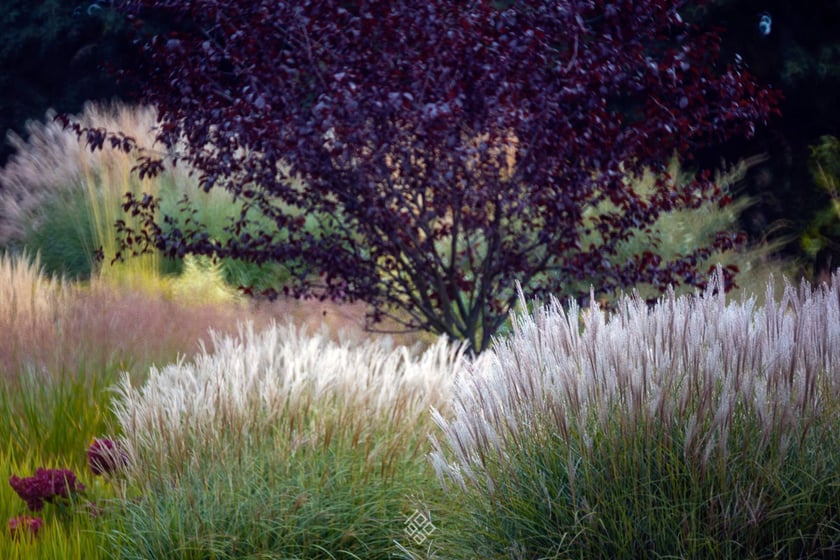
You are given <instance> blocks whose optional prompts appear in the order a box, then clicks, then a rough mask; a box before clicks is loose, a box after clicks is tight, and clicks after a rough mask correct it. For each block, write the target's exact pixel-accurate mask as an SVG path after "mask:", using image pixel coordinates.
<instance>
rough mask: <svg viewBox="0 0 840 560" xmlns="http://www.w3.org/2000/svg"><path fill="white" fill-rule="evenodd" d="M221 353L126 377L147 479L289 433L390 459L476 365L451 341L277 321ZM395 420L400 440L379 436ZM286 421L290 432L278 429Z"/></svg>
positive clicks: (141, 470) (421, 431)
mask: <svg viewBox="0 0 840 560" xmlns="http://www.w3.org/2000/svg"><path fill="white" fill-rule="evenodd" d="M211 338H212V346H213V348H215V351H214V352H213V353H209V352H206V351H204V350H203V349H202V351H201V352H200V353H199V354H198V355H197V356H196V357H195V359H194V360H193V361H190V362H184V361H182V362H180V363H175V364H170V365H167V366H165V367H163V368H152V369H151V371H150V372H149V377H148V379H147V380H146V382H145V383H144V384H143V385H142V386H140V387H135V386H133V385H132V384H131V381H130V378H129V377H128V376H125V378H124V379H123V381H122V383H121V384H120V385H119V386H118V387H117V388H116V398H115V400H114V405H113V406H114V411H115V413H116V418H117V421H118V422H119V424H120V426H121V428H122V432H123V434H124V435H123V437H122V441H123V444H124V445H125V446H126V449H127V450H128V452H129V454H130V456H131V457H132V458H133V475H134V476H135V477H136V478H140V479H142V478H144V477H146V476H159V475H163V474H166V473H168V474H173V475H177V472H178V471H180V470H181V469H189V468H198V467H200V462H201V461H202V460H203V459H202V457H205V458H206V457H207V455H206V453H207V452H208V451H210V452H212V451H213V450H214V449H215V450H219V451H222V450H226V451H230V447H231V446H232V445H233V446H237V445H242V446H243V448H245V447H247V445H248V444H249V442H257V441H260V439H261V438H265V437H268V438H271V437H274V436H276V435H277V434H278V433H281V434H285V438H286V440H287V443H288V445H289V450H290V452H293V450H294V448H295V447H296V446H301V445H308V446H319V445H324V446H327V445H329V443H330V440H332V439H334V438H335V439H338V438H345V439H346V440H347V441H350V442H352V443H351V445H361V446H368V447H369V452H368V455H369V458H370V460H371V461H380V460H383V457H384V456H386V455H387V454H388V452H389V447H392V446H393V445H400V446H404V447H405V446H407V447H412V446H416V447H417V451H416V453H417V454H418V456H422V453H423V452H424V451H423V450H422V449H421V447H424V446H425V445H426V443H427V440H426V439H425V438H426V435H425V432H427V431H428V429H430V428H431V422H430V421H429V417H428V410H429V408H430V407H432V406H434V407H438V408H439V407H446V403H447V402H448V400H449V398H450V396H451V395H450V388H451V384H452V381H453V379H454V377H455V376H456V375H458V372H459V371H460V369H461V368H462V367H463V365H464V364H465V361H464V358H463V354H462V352H461V350H459V349H457V348H455V347H453V346H451V345H449V344H447V343H446V342H445V341H443V340H440V341H438V342H437V343H435V344H433V345H432V346H431V347H430V348H429V349H428V350H427V351H425V352H424V353H423V354H421V355H413V354H412V353H411V352H410V351H409V350H408V349H406V348H405V347H396V348H389V347H388V346H387V345H385V344H384V343H380V342H376V341H367V342H363V343H361V344H356V345H355V346H351V345H350V344H349V343H335V342H332V341H330V340H329V338H328V337H327V336H326V335H320V334H317V335H313V336H309V335H306V334H305V333H303V332H298V331H296V330H295V328H294V327H292V326H288V327H280V326H277V325H272V326H271V327H270V328H267V329H265V330H263V331H261V332H257V331H255V329H254V328H253V325H251V324H246V325H243V326H241V328H240V331H239V334H238V336H218V335H216V334H212V336H211ZM382 426H386V427H387V430H388V433H389V434H391V435H392V436H393V437H392V438H389V441H384V442H383V441H376V440H375V438H373V436H372V434H373V432H374V431H376V430H377V429H380V427H382ZM278 430H279V432H278ZM412 442H413V443H412Z"/></svg>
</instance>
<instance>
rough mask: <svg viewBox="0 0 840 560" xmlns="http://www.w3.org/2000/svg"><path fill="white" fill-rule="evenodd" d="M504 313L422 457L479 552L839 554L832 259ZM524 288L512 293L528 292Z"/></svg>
mask: <svg viewBox="0 0 840 560" xmlns="http://www.w3.org/2000/svg"><path fill="white" fill-rule="evenodd" d="M717 287H718V284H717V282H712V284H711V286H710V288H709V290H707V291H706V292H705V293H703V294H696V295H694V296H681V297H677V296H675V295H674V294H673V293H672V294H670V295H669V296H667V297H664V298H663V299H661V300H660V301H659V302H658V303H657V304H655V305H654V306H653V307H648V306H647V305H646V304H645V303H644V302H642V301H640V300H639V299H634V298H630V297H626V298H624V299H622V300H621V301H620V303H619V306H618V310H617V311H616V312H615V313H613V314H611V315H607V314H605V313H603V312H602V311H601V310H599V309H598V308H597V307H591V308H588V309H585V310H583V311H582V312H581V310H579V309H577V308H575V307H574V306H573V307H571V308H569V309H564V308H563V307H562V306H560V305H559V304H558V303H557V302H556V301H552V302H549V304H548V305H546V306H544V307H536V308H535V310H534V311H533V313H530V314H522V315H519V316H517V317H516V319H515V321H514V328H513V333H512V335H511V336H510V337H509V338H508V339H505V340H498V341H497V342H496V344H495V346H494V347H493V348H492V349H491V351H490V352H489V353H488V355H487V356H486V360H487V361H486V362H484V364H483V365H482V366H481V367H475V368H474V371H473V372H472V374H471V375H467V376H464V377H462V378H460V379H459V381H458V382H457V384H456V386H455V388H454V392H455V395H454V398H453V402H452V406H451V411H450V412H445V411H438V412H436V413H435V418H436V421H437V423H438V424H439V425H440V427H441V429H442V430H443V435H442V436H441V438H440V439H439V440H438V439H437V438H435V443H434V446H435V451H434V452H433V453H432V455H431V460H432V463H433V464H434V466H435V469H436V471H437V473H438V475H439V477H440V481H441V482H442V484H443V486H444V488H446V489H447V490H448V491H449V492H452V493H455V494H457V495H458V496H460V499H462V500H463V501H466V502H468V506H467V507H468V509H469V510H470V512H471V513H470V515H469V517H468V527H466V528H464V530H462V531H461V532H460V533H459V534H453V535H449V538H452V539H459V540H461V541H462V542H463V543H464V545H465V547H466V548H471V549H472V550H474V551H475V555H476V557H479V558H509V559H525V558H528V559H532V558H533V559H536V558H698V559H699V558H828V557H836V556H837V555H838V554H840V439H838V435H840V396H839V395H840V273H838V274H835V276H834V277H833V283H832V284H831V286H830V287H828V286H825V287H823V288H820V289H817V290H812V289H811V288H810V287H809V286H808V285H807V284H803V285H802V286H801V287H800V288H799V289H798V290H797V289H795V288H794V287H792V286H790V285H786V287H785V290H784V295H783V296H782V298H781V299H780V300H779V299H776V298H774V297H773V296H772V294H773V290H774V287H773V286H772V284H771V285H769V286H768V288H767V290H768V295H767V297H766V300H765V303H763V305H761V306H757V305H756V304H755V300H754V299H742V300H741V301H738V302H733V303H729V304H727V302H726V300H725V297H724V296H723V295H722V294H721V293H718V292H716V291H715V290H716V289H717ZM523 305H524V302H523Z"/></svg>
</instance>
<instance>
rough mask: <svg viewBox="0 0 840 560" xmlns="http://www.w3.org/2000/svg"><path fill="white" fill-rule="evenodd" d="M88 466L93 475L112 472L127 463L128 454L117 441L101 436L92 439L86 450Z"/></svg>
mask: <svg viewBox="0 0 840 560" xmlns="http://www.w3.org/2000/svg"><path fill="white" fill-rule="evenodd" d="M87 457H88V467H90V471H91V472H92V473H93V474H95V475H100V474H113V473H114V472H115V471H118V470H119V469H121V468H122V467H124V466H126V464H128V454H127V453H126V452H125V450H123V449H122V448H121V447H120V445H119V443H114V441H113V440H110V439H107V438H103V439H94V440H93V443H92V444H91V445H90V447H88V451H87Z"/></svg>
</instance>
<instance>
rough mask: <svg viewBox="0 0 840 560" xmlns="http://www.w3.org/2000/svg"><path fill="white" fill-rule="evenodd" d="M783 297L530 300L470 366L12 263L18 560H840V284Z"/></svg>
mask: <svg viewBox="0 0 840 560" xmlns="http://www.w3.org/2000/svg"><path fill="white" fill-rule="evenodd" d="M777 293H779V290H777V289H776V287H774V286H773V285H769V286H768V287H767V291H766V294H764V295H763V296H762V298H761V300H760V301H761V303H759V300H755V299H750V298H746V297H744V298H740V299H739V298H734V299H730V300H729V301H727V299H726V298H724V297H723V296H721V295H719V294H716V293H715V292H714V285H712V288H710V290H709V291H708V292H706V293H705V294H698V295H696V296H680V297H678V296H676V295H673V294H672V295H670V296H666V297H665V298H663V299H662V300H661V301H660V303H658V304H657V305H655V306H653V307H648V306H647V305H645V304H644V303H643V302H640V301H636V300H632V299H626V300H622V301H621V302H620V303H619V306H618V308H617V311H616V312H614V313H610V314H607V313H605V312H603V311H601V310H600V309H598V308H597V307H596V308H590V309H578V308H575V307H571V308H564V307H562V306H560V305H558V304H556V303H552V304H550V305H549V306H547V307H542V306H540V305H535V304H533V302H524V301H523V302H521V306H520V307H521V309H522V310H526V309H530V311H528V312H520V313H519V314H517V315H516V316H515V318H514V319H513V320H512V322H511V324H510V325H509V327H508V329H507V331H506V332H507V334H506V336H505V338H503V339H499V340H498V341H497V343H496V344H495V345H494V346H493V347H492V348H491V350H489V351H488V352H486V353H485V354H482V356H480V357H479V358H476V359H470V358H468V357H467V356H465V355H464V354H463V352H461V351H460V350H458V349H457V348H456V347H454V346H451V345H449V344H447V343H446V342H445V341H440V340H435V339H434V338H433V337H430V336H419V337H413V338H410V337H406V338H399V339H394V338H392V337H373V336H370V335H368V334H367V333H364V332H363V331H362V330H361V328H360V317H361V315H362V314H363V311H364V308H363V307H362V306H359V305H356V306H339V305H333V304H330V303H321V302H309V303H290V302H280V303H273V304H264V305H254V304H252V303H248V302H243V301H235V300H227V301H225V302H221V303H220V302H215V303H214V302H213V301H209V300H210V299H211V298H205V299H204V300H203V298H201V297H193V298H189V300H187V299H183V300H180V299H177V298H172V297H171V294H170V295H164V294H161V293H157V292H156V291H155V290H149V289H145V290H144V289H139V288H137V287H135V288H134V289H130V288H126V287H115V285H111V284H109V283H107V282H104V281H92V282H87V283H62V282H58V281H55V280H50V279H48V278H46V277H45V276H43V275H42V274H40V273H39V271H38V267H37V262H36V263H35V264H30V261H29V260H28V259H18V258H15V257H2V260H0V383H1V385H0V406H2V408H3V410H2V413H3V415H4V418H6V419H7V420H6V421H5V422H4V423H2V425H0V430H2V439H0V441H2V442H3V444H4V446H3V448H2V449H0V465H2V471H3V473H5V476H6V477H7V478H8V480H9V484H4V485H3V486H2V489H0V508H2V512H0V513H2V515H3V516H4V517H3V519H6V520H8V527H7V529H6V531H5V532H4V535H3V536H2V537H0V558H4V559H5V558H8V559H15V558H44V559H47V558H49V559H55V558H80V559H88V558H91V559H95V558H124V559H171V558H176V559H199V558H200V559H209V558H213V559H233V558H251V559H257V558H259V559H267V558H276V559H281V558H283V559H292V558H295V559H321V558H323V559H337V558H358V559H379V558H383V559H384V558H410V559H418V558H440V559H472V558H482V559H484V558H490V559H510V560H519V559H526V558H527V559H543V558H627V559H631V558H698V559H700V558H831V557H836V556H837V555H838V554H840V552H839V551H840V516H839V515H838V504H840V474H838V473H840V443H838V442H840V438H838V437H837V436H838V433H840V397H839V396H838V395H840V276H835V278H834V284H833V286H832V287H831V288H830V289H829V288H828V287H824V288H822V289H818V290H816V291H814V290H811V289H810V288H809V287H808V286H804V285H803V286H802V287H801V288H800V287H790V286H789V287H787V289H786V290H784V293H783V295H781V296H777V295H776V294H777ZM322 324H324V325H325V326H324V327H322V326H321V325H322ZM210 328H212V329H213V330H212V332H210V331H208V329H210ZM339 331H344V334H339ZM400 343H406V344H409V345H412V346H413V348H412V349H409V348H408V347H407V346H403V345H400Z"/></svg>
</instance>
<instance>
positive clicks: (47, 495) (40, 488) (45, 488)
mask: <svg viewBox="0 0 840 560" xmlns="http://www.w3.org/2000/svg"><path fill="white" fill-rule="evenodd" d="M9 485H10V486H11V487H12V489H13V490H14V491H15V492H16V493H17V495H18V496H20V499H21V500H23V501H25V502H26V505H27V506H28V507H29V509H30V510H32V511H40V510H41V509H43V507H44V503H47V502H48V503H52V502H55V501H56V500H57V499H64V500H67V499H69V498H70V496H71V495H72V494H75V493H77V492H84V490H85V487H84V485H83V484H82V483H81V482H79V481H78V480H77V479H76V473H74V472H73V471H71V470H69V469H45V468H41V467H39V468H38V469H36V471H35V475H34V476H27V477H24V478H20V477H18V476H14V475H12V476H11V477H10V478H9Z"/></svg>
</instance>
